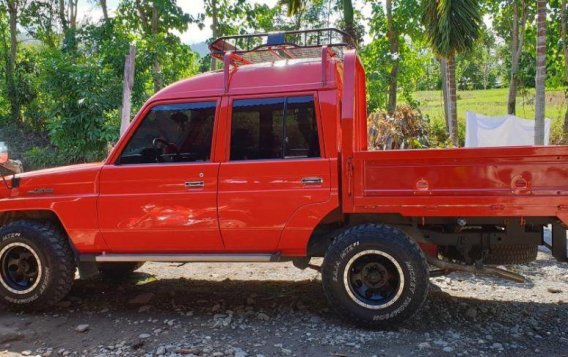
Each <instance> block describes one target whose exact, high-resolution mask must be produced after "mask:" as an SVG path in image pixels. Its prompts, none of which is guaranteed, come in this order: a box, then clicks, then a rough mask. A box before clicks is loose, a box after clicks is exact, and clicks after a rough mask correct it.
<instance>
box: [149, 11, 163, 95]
mask: <svg viewBox="0 0 568 357" xmlns="http://www.w3.org/2000/svg"><path fill="white" fill-rule="evenodd" d="M158 20H159V12H158V8H157V6H156V3H155V2H154V3H153V6H152V24H151V26H152V29H151V30H152V37H154V38H157V36H158ZM152 77H153V79H154V92H158V91H159V90H160V89H162V87H163V81H162V66H161V65H160V59H159V56H158V54H157V53H155V54H154V63H152Z"/></svg>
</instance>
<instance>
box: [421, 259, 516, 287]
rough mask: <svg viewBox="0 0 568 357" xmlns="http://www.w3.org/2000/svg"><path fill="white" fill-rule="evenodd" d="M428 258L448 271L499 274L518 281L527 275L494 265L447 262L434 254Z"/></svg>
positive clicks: (498, 275) (501, 276)
mask: <svg viewBox="0 0 568 357" xmlns="http://www.w3.org/2000/svg"><path fill="white" fill-rule="evenodd" d="M426 260H427V261H428V263H429V264H430V265H433V266H435V267H437V268H440V269H442V270H444V271H446V272H448V273H450V272H453V271H463V272H466V273H473V274H479V275H491V276H497V277H500V278H503V279H508V280H512V281H514V282H517V283H524V282H525V277H524V276H522V275H520V274H516V273H513V272H510V271H508V270H505V269H500V268H496V267H493V266H482V267H476V266H474V265H463V264H457V263H450V262H446V261H443V260H440V259H437V258H434V257H432V256H426Z"/></svg>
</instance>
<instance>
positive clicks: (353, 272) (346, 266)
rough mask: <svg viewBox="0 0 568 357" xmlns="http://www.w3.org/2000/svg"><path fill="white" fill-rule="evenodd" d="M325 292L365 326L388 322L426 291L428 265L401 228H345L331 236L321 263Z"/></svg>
mask: <svg viewBox="0 0 568 357" xmlns="http://www.w3.org/2000/svg"><path fill="white" fill-rule="evenodd" d="M322 282H323V287H324V292H325V295H326V296H327V299H328V301H329V302H330V305H331V306H332V308H333V309H334V310H335V311H336V312H337V313H338V314H339V315H340V316H342V317H345V318H347V319H349V320H351V321H353V322H355V323H356V324H358V325H362V326H365V327H392V326H394V325H396V324H398V323H400V322H402V321H404V320H406V319H408V318H409V317H411V316H412V315H413V314H414V313H415V312H416V311H417V310H418V309H419V308H420V306H421V305H422V303H423V302H424V300H425V299H426V296H427V294H428V285H429V273H428V264H427V262H426V259H425V257H424V254H423V253H422V251H421V249H420V248H419V247H418V245H417V244H416V243H415V242H414V241H412V240H411V239H410V238H409V237H408V236H407V235H406V234H405V233H404V232H402V231H400V230H398V229H396V228H394V227H390V226H386V225H375V224H367V225H361V226H356V227H353V228H350V229H348V230H346V231H344V232H343V233H341V234H340V235H338V236H337V238H336V239H335V240H334V242H333V243H332V245H331V246H330V247H329V249H328V251H327V253H326V256H325V258H324V262H323V266H322Z"/></svg>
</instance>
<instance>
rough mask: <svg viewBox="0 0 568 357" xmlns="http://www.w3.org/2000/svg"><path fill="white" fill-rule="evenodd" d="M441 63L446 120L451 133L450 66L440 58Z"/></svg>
mask: <svg viewBox="0 0 568 357" xmlns="http://www.w3.org/2000/svg"><path fill="white" fill-rule="evenodd" d="M438 61H439V62H440V77H442V104H443V106H444V120H445V122H446V129H447V130H448V133H449V132H450V120H449V119H448V81H447V79H448V64H447V62H448V61H446V59H445V58H443V57H440V58H438Z"/></svg>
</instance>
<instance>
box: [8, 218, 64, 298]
mask: <svg viewBox="0 0 568 357" xmlns="http://www.w3.org/2000/svg"><path fill="white" fill-rule="evenodd" d="M74 277H75V262H74V259H73V252H72V250H71V247H70V246H69V242H68V240H67V237H65V235H64V234H63V233H62V232H61V231H60V230H59V229H57V228H56V227H54V226H53V225H51V224H48V223H42V222H35V221H16V222H13V223H9V224H7V225H5V226H4V227H2V228H1V229H0V295H1V297H2V299H3V300H4V301H6V302H8V303H9V304H12V305H19V306H25V307H30V308H43V307H47V306H50V305H53V304H55V303H57V302H59V301H60V300H61V299H63V298H64V297H65V296H66V295H67V294H68V293H69V290H71V286H72V284H73V279H74Z"/></svg>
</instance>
